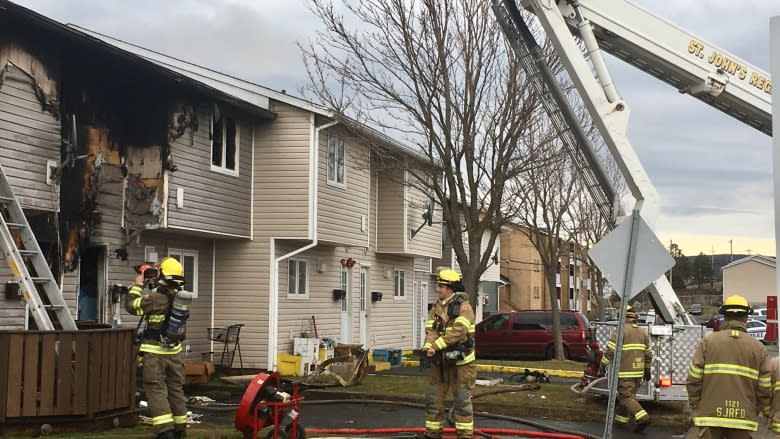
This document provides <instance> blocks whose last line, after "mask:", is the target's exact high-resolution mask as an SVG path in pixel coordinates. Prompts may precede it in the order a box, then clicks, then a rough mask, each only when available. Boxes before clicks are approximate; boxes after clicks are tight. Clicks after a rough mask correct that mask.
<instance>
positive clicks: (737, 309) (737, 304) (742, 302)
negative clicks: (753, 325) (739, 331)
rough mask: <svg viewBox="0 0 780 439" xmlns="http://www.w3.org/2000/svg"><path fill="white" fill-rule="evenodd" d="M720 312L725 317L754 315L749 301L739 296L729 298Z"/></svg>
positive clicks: (734, 295)
mask: <svg viewBox="0 0 780 439" xmlns="http://www.w3.org/2000/svg"><path fill="white" fill-rule="evenodd" d="M718 311H719V312H720V313H721V314H724V315H740V314H744V315H748V314H752V313H753V310H752V309H751V308H750V305H748V301H747V299H745V298H744V297H742V296H740V295H738V294H733V295H731V296H729V297H727V298H726V300H724V301H723V306H721V307H720V309H719V310H718Z"/></svg>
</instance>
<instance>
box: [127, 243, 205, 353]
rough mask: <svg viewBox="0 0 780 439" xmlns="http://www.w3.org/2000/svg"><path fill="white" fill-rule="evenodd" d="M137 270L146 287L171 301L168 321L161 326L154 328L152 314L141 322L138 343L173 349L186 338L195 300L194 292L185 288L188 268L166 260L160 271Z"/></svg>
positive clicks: (147, 268) (170, 259)
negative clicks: (150, 322)
mask: <svg viewBox="0 0 780 439" xmlns="http://www.w3.org/2000/svg"><path fill="white" fill-rule="evenodd" d="M136 271H138V272H139V273H141V274H143V277H144V285H143V286H144V288H146V289H148V290H149V291H151V292H152V293H157V294H163V295H165V296H166V297H167V298H168V307H167V310H166V312H165V318H164V319H163V321H162V323H161V324H160V325H159V326H156V327H153V326H150V325H149V322H148V320H149V316H148V315H145V316H144V318H143V319H141V321H140V322H139V324H138V328H137V330H136V343H140V342H141V341H142V340H143V339H151V340H157V341H158V342H159V343H160V345H162V346H164V347H166V348H173V347H174V346H176V345H177V344H179V343H181V342H182V341H184V339H185V334H186V327H187V320H188V319H189V317H190V312H189V307H190V304H191V303H192V300H193V299H194V294H193V293H192V292H190V291H185V290H184V289H183V287H184V268H183V267H182V265H181V264H180V263H179V261H177V260H176V259H174V258H172V257H166V258H163V260H162V261H160V269H159V270H158V269H156V268H154V267H152V266H150V265H149V264H142V265H140V266H138V267H136ZM144 322H145V323H146V324H145V325H144Z"/></svg>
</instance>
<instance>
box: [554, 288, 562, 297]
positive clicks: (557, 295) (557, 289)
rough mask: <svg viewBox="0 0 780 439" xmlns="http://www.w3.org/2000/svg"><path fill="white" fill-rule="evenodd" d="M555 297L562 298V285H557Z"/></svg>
mask: <svg viewBox="0 0 780 439" xmlns="http://www.w3.org/2000/svg"><path fill="white" fill-rule="evenodd" d="M555 297H556V298H557V299H558V300H561V287H555Z"/></svg>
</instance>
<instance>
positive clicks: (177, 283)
mask: <svg viewBox="0 0 780 439" xmlns="http://www.w3.org/2000/svg"><path fill="white" fill-rule="evenodd" d="M136 271H138V272H139V274H138V276H137V277H136V279H135V283H134V284H133V286H131V287H130V289H129V291H128V294H127V297H126V298H125V309H126V310H127V311H128V312H129V313H131V314H134V315H137V316H142V317H143V319H145V320H146V325H147V326H146V329H145V330H144V331H143V334H142V335H141V340H140V342H141V345H140V347H139V355H141V356H143V366H144V367H143V378H142V379H143V386H144V393H145V394H146V398H147V400H148V403H149V413H150V415H151V417H152V425H153V426H154V429H155V432H156V433H157V436H155V438H156V439H179V438H183V437H186V435H187V431H186V429H187V399H186V397H185V396H184V390H183V389H182V386H183V385H184V362H183V361H182V357H181V350H182V349H181V343H180V341H176V342H175V343H170V342H167V341H166V342H164V340H165V339H164V338H163V337H164V333H163V332H164V325H165V324H166V323H167V319H166V317H167V316H168V314H169V312H170V310H171V304H172V301H173V298H172V293H173V292H175V291H176V290H178V289H181V288H182V287H183V286H184V267H182V265H181V264H180V263H179V261H177V260H176V259H174V258H172V257H166V258H163V259H162V260H161V261H160V263H159V264H158V266H157V267H153V266H151V265H150V264H143V265H141V266H139V267H137V268H136Z"/></svg>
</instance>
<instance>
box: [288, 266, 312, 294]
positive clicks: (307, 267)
mask: <svg viewBox="0 0 780 439" xmlns="http://www.w3.org/2000/svg"><path fill="white" fill-rule="evenodd" d="M291 261H295V262H296V263H297V262H298V261H304V262H306V286H305V287H304V288H306V293H304V294H290V262H291ZM296 272H297V270H296ZM295 285H298V282H297V281H296V282H295ZM285 288H286V290H287V298H288V299H292V300H303V299H308V298H309V258H307V257H295V258H288V259H287V286H286V287H285Z"/></svg>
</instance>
